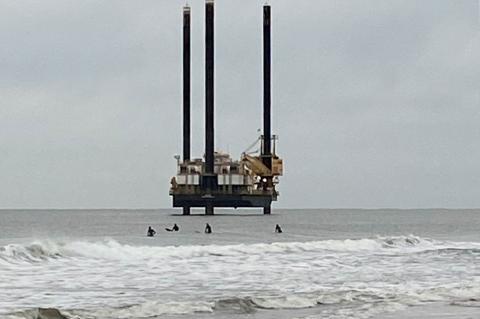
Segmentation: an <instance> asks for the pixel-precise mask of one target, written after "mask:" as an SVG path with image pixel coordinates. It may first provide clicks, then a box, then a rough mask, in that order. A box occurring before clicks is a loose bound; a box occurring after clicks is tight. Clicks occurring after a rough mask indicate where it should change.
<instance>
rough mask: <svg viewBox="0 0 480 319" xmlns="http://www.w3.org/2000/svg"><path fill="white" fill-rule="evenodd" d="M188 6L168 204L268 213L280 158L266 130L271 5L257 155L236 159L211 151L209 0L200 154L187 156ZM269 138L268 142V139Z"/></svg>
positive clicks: (266, 9)
mask: <svg viewBox="0 0 480 319" xmlns="http://www.w3.org/2000/svg"><path fill="white" fill-rule="evenodd" d="M190 29H191V8H190V7H189V6H185V7H184V8H183V159H182V160H180V156H178V157H177V175H176V176H175V177H172V179H171V189H170V195H171V196H173V206H174V207H182V208H183V214H184V215H190V209H191V208H193V207H205V214H206V215H213V214H214V208H215V207H231V208H237V207H263V212H264V214H271V204H272V201H276V200H277V197H278V195H279V193H278V191H277V190H276V185H277V184H278V181H279V180H278V177H279V176H282V175H283V161H282V159H281V158H279V157H278V156H277V154H276V140H277V138H276V136H272V133H271V7H270V5H264V6H263V48H264V50H263V53H264V54H263V56H264V61H263V76H264V86H263V88H264V90H263V97H264V98H263V135H261V136H260V137H259V138H258V140H257V142H259V143H260V144H261V147H260V154H251V153H248V152H247V151H246V152H244V153H243V154H242V156H241V158H240V159H239V160H232V158H231V157H230V155H228V154H225V153H221V152H215V151H214V148H215V146H214V85H215V81H214V49H215V47H214V0H206V3H205V48H206V51H205V157H204V159H192V158H191V156H190V136H191V133H190V113H191V112H190V83H191V81H190V69H191V67H190V63H191V44H190V41H191V40H190V37H191V36H190V34H191V32H190V31H191V30H190ZM272 142H273V143H272Z"/></svg>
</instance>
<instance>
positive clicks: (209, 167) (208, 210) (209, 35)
mask: <svg viewBox="0 0 480 319" xmlns="http://www.w3.org/2000/svg"><path fill="white" fill-rule="evenodd" d="M214 9H215V7H214V0H206V2H205V172H204V175H203V182H202V183H203V188H204V190H205V191H206V192H207V194H208V195H210V196H211V193H212V191H214V190H216V189H217V185H218V181H217V177H216V176H215V154H214V149H215V145H214V144H215V140H214V139H215V135H214V132H215V127H214V125H215V116H214V111H215V109H214V97H215V95H214V89H215V87H214V86H215V78H214V76H215V72H214V62H215V47H214V44H215V43H214V40H215V37H214V35H215V34H214V29H215V28H214V27H215V21H214V19H215V10H214ZM205 214H206V215H213V214H214V205H213V204H212V203H211V202H210V201H208V202H207V203H206V205H205Z"/></svg>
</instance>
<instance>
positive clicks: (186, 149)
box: [183, 6, 191, 215]
mask: <svg viewBox="0 0 480 319" xmlns="http://www.w3.org/2000/svg"><path fill="white" fill-rule="evenodd" d="M190 22H191V9H190V7H189V6H185V7H184V8H183V161H184V162H188V161H190V149H191V145H190V144H191V143H190V140H191V139H190V138H191V133H190V113H191V112H190V108H191V106H190V105H191V103H190V100H191V99H190V88H191V80H190V63H191V58H190V56H191V45H190V29H191V27H190V25H191V23H190ZM183 215H190V207H189V206H184V207H183Z"/></svg>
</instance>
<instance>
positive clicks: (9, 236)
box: [0, 210, 480, 319]
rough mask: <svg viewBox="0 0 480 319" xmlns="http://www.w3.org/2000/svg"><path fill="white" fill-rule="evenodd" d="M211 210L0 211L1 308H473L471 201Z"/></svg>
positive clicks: (24, 314)
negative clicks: (411, 206) (434, 205)
mask: <svg viewBox="0 0 480 319" xmlns="http://www.w3.org/2000/svg"><path fill="white" fill-rule="evenodd" d="M219 213H221V215H217V216H214V217H205V216H191V217H183V216H178V215H172V211H170V210H157V211H154V210H150V211H145V210H143V211H142V210H140V211H122V210H117V211H2V212H0V221H1V223H0V316H1V317H2V318H3V317H6V318H34V317H35V315H36V309H38V308H39V307H52V308H57V309H59V310H61V311H62V313H63V314H65V315H67V316H68V317H70V318H81V319H87V318H88V319H90V318H92V319H93V318H102V319H110V318H112V319H113V318H159V317H162V318H165V317H166V318H170V317H172V318H212V317H213V318H244V317H249V318H384V317H385V318H386V317H387V316H390V317H389V318H395V317H392V316H395V315H396V314H398V316H400V317H398V318H401V317H402V316H406V315H401V314H402V313H403V314H405V313H409V314H410V315H412V314H413V317H412V316H410V317H409V318H414V315H415V314H416V313H417V314H418V315H419V317H418V318H421V317H424V316H421V314H422V312H423V313H425V311H424V310H422V309H426V308H425V307H431V305H432V304H434V305H436V307H444V309H448V311H453V312H454V313H455V309H458V310H457V311H456V313H458V314H459V318H460V314H461V313H462V312H466V313H467V314H468V316H467V317H465V318H468V317H471V318H477V317H480V315H479V316H477V317H475V316H476V314H480V266H479V265H480V233H479V231H478V230H479V226H480V211H478V210H477V211H474V210H470V211H468V210H463V211H460V210H452V211H448V210H423V211H398V210H387V211H381V210H376V211H368V210H281V211H277V212H275V214H274V215H272V216H262V215H260V214H258V212H255V211H240V212H237V214H235V215H232V214H229V211H219ZM222 213H223V214H222ZM206 222H208V223H209V224H210V225H212V228H213V234H210V235H206V234H204V233H203V227H204V225H205V223H206ZM173 223H177V224H178V225H179V226H180V231H179V232H178V233H168V232H165V231H163V229H164V228H166V227H171V226H172V225H173ZM277 223H278V224H280V225H281V226H282V228H283V229H284V233H283V234H275V233H274V231H273V230H274V227H275V224H277ZM149 225H151V226H152V227H154V228H155V229H156V230H157V231H158V235H157V236H156V237H155V238H147V237H146V236H145V231H146V229H147V227H148V226H149ZM465 309H468V310H465ZM406 311H407V312H406ZM412 311H413V312H412ZM445 311H446V312H447V310H445ZM462 318H463V317H462Z"/></svg>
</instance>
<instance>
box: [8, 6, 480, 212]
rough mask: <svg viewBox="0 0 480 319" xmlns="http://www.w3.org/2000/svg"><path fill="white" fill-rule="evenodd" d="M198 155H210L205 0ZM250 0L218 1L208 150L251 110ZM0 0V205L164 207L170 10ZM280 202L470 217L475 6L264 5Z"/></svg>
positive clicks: (478, 189) (244, 124) (196, 94)
mask: <svg viewBox="0 0 480 319" xmlns="http://www.w3.org/2000/svg"><path fill="white" fill-rule="evenodd" d="M189 2H190V4H191V6H192V10H193V11H192V14H193V47H192V50H193V52H192V53H193V61H192V63H193V74H192V76H193V84H192V85H193V87H192V90H193V93H192V94H193V99H192V104H193V121H194V126H193V133H194V137H193V144H194V145H193V154H194V155H195V156H197V157H200V156H202V154H203V107H204V102H203V101H204V86H203V78H204V73H203V70H204V64H203V57H204V45H203V29H204V28H203V15H204V10H203V3H204V1H203V0H190V1H189ZM263 3H264V2H263V1H260V0H258V1H257V0H255V1H254V0H242V1H238V0H237V1H234V0H218V1H217V4H216V147H217V149H222V150H229V151H230V152H231V153H232V154H233V155H234V157H239V155H240V153H241V152H242V151H243V150H244V149H245V148H246V147H247V146H248V145H249V144H250V143H251V142H252V141H253V140H255V138H256V134H257V132H256V131H257V128H260V127H261V114H262V113H261V112H262V111H261V110H262V73H261V72H262V47H261V44H262V42H261V41H262V34H261V26H262V25H261V23H262V9H261V7H262V5H263ZM183 4H184V2H183V1H173V0H170V1H166V0H142V1H133V0H129V1H125V0H115V1H114V0H110V1H98V0H82V1H80V0H75V1H74V0H42V1H38V0H0V42H1V45H0V207H1V208H40V207H44V208H72V207H74V208H88V207H96V208H111V207H116V208H123V207H125V208H137V207H145V208H149V207H170V205H171V200H170V198H169V196H168V188H169V181H170V177H171V176H172V175H174V173H175V160H174V159H173V155H174V154H178V153H180V152H181V112H180V110H181V92H182V87H181V23H182V18H181V8H182V6H183ZM272 5H273V8H272V12H273V23H274V25H273V52H274V57H273V110H274V119H273V120H274V124H273V126H274V131H275V133H276V134H278V135H280V144H279V153H280V155H281V156H282V157H283V158H284V160H285V165H286V167H285V171H286V175H285V176H284V178H283V179H282V180H281V185H280V192H281V197H280V201H279V202H278V204H276V207H398V208H410V207H480V102H479V101H480V97H479V83H480V62H479V58H478V57H479V56H480V39H479V35H478V30H479V27H478V12H479V9H478V1H477V0H422V1H418V0H389V1H384V0H351V1H336V0H335V1H334V0H328V1H327V0H320V1H313V0H308V1H307V0H295V1H287V0H275V1H272Z"/></svg>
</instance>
